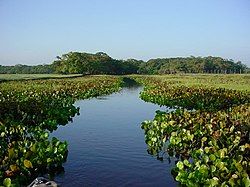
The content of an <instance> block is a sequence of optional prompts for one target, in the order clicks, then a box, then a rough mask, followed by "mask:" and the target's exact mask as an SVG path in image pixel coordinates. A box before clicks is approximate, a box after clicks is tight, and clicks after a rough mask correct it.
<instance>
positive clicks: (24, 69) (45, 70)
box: [0, 64, 54, 74]
mask: <svg viewBox="0 0 250 187" xmlns="http://www.w3.org/2000/svg"><path fill="white" fill-rule="evenodd" d="M50 73H54V70H53V68H52V65H37V66H27V65H22V64H17V65H15V66H1V65H0V74H50Z"/></svg>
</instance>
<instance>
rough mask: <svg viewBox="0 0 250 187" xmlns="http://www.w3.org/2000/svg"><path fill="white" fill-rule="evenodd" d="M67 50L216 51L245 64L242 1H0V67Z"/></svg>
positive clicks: (247, 11)
mask: <svg viewBox="0 0 250 187" xmlns="http://www.w3.org/2000/svg"><path fill="white" fill-rule="evenodd" d="M69 51H84V52H89V53H96V52H98V51H103V52H106V53H108V54H109V55H110V56H112V57H113V58H116V59H127V58H136V59H143V60H148V59H150V58H157V57H176V56H190V55H193V56H209V55H211V56H221V57H223V58H228V59H234V60H235V61H238V60H240V61H242V62H243V63H245V64H247V65H248V66H249V67H250V1H248V0H175V1H174V0H172V1H169V0H105V1H104V0H67V1H66V0H35V1H34V0H23V1H21V0H0V64H1V65H14V64H32V65H33V64H43V63H51V62H52V61H53V60H55V57H56V56H57V55H62V54H64V53H67V52H69Z"/></svg>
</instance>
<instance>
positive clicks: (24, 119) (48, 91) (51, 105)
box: [0, 76, 122, 186]
mask: <svg viewBox="0 0 250 187" xmlns="http://www.w3.org/2000/svg"><path fill="white" fill-rule="evenodd" d="M121 83H122V80H121V79H120V78H116V77H112V76H106V77H105V76H102V77H84V78H72V79H58V80H57V79H53V80H29V81H11V82H3V83H1V84H0V90H1V92H0V109H1V110H0V185H4V186H11V185H17V186H19V185H24V184H27V183H29V182H30V181H31V180H33V179H34V178H35V177H36V176H37V175H39V174H43V173H48V172H49V173H54V172H57V171H59V170H61V169H62V164H63V163H64V162H65V161H66V159H67V154H68V149H67V142H61V141H60V140H58V139H57V138H55V137H53V138H49V132H51V131H53V130H56V129H57V127H58V125H65V124H67V123H68V122H69V121H72V120H73V117H74V116H75V115H76V114H78V113H79V108H76V107H75V106H74V102H75V101H76V100H77V99H86V98H89V97H94V96H98V95H102V94H109V93H112V92H114V91H118V90H119V89H120V86H121Z"/></svg>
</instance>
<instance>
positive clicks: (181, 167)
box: [176, 161, 184, 170]
mask: <svg viewBox="0 0 250 187" xmlns="http://www.w3.org/2000/svg"><path fill="white" fill-rule="evenodd" d="M176 166H177V168H178V169H180V170H182V169H183V168H184V165H183V163H182V162H181V161H179V162H178V163H177V164H176Z"/></svg>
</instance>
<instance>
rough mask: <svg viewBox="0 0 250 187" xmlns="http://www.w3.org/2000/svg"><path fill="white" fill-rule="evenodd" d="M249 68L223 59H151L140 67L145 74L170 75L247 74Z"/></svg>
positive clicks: (209, 57)
mask: <svg viewBox="0 0 250 187" xmlns="http://www.w3.org/2000/svg"><path fill="white" fill-rule="evenodd" d="M246 71H247V66H246V65H244V64H242V63H241V62H240V61H238V62H236V63H235V62H234V61H233V60H232V59H230V60H228V59H223V58H221V57H212V56H208V57H193V56H191V57H186V58H181V57H178V58H158V59H151V60H149V61H147V62H146V63H144V64H142V65H141V67H140V73H143V74H170V73H245V72H246Z"/></svg>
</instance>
